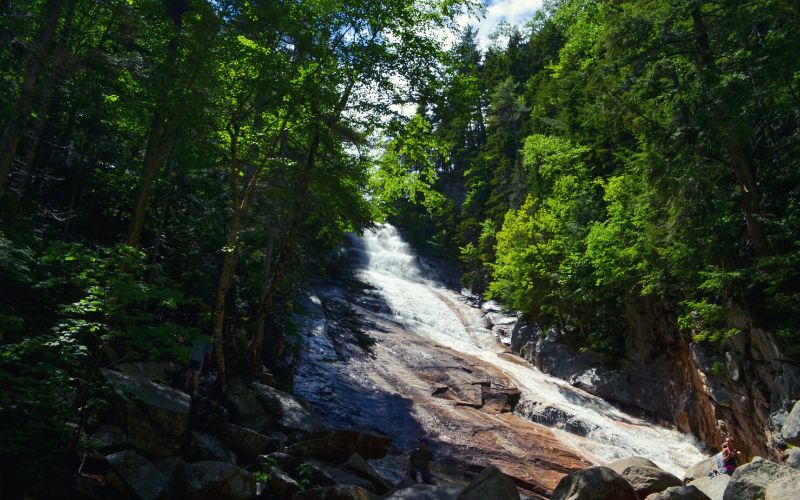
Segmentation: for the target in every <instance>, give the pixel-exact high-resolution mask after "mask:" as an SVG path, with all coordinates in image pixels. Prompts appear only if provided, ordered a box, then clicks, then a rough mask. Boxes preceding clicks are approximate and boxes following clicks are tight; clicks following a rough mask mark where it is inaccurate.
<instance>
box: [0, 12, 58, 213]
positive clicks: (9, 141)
mask: <svg viewBox="0 0 800 500" xmlns="http://www.w3.org/2000/svg"><path fill="white" fill-rule="evenodd" d="M63 7H64V0H52V1H50V2H48V3H47V18H46V21H45V26H44V29H43V30H42V33H41V35H40V37H39V44H38V47H37V50H36V51H35V52H34V54H33V57H32V60H31V64H30V66H29V67H28V71H27V72H26V74H25V81H24V83H23V84H22V92H21V93H20V96H19V99H18V100H17V105H16V106H15V109H14V112H13V114H12V116H10V117H9V118H8V123H7V124H6V127H5V130H3V141H2V150H0V198H2V197H3V195H5V193H6V190H7V189H8V183H9V179H10V177H11V170H12V167H13V165H14V158H15V156H16V154H17V148H18V147H19V142H20V139H21V138H22V134H23V132H24V125H25V122H26V121H27V118H28V114H29V113H30V111H31V105H32V103H33V96H34V94H35V91H36V83H37V80H38V79H39V74H40V73H41V71H42V68H43V67H44V66H45V65H46V64H47V62H48V61H50V59H52V55H53V49H54V44H53V35H54V34H55V31H56V28H57V26H58V20H59V19H60V18H61V10H62V9H63Z"/></svg>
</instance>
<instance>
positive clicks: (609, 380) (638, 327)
mask: <svg viewBox="0 0 800 500" xmlns="http://www.w3.org/2000/svg"><path fill="white" fill-rule="evenodd" d="M626 315H627V318H626V319H627V322H628V324H629V325H630V332H629V334H628V336H627V341H626V345H625V354H624V356H623V357H621V358H615V359H611V358H609V357H606V356H601V355H596V354H591V353H585V352H578V351H575V350H573V349H571V348H569V347H568V346H567V345H565V344H564V343H562V342H561V340H562V339H561V338H560V334H559V333H558V332H556V331H554V330H549V331H543V330H542V329H541V328H539V327H538V326H536V325H529V324H524V323H523V322H522V321H519V322H517V323H516V324H515V325H513V326H512V327H511V328H509V325H506V326H505V328H506V329H507V330H510V331H507V333H508V334H509V337H510V338H507V339H506V342H507V343H510V346H511V349H512V351H514V352H515V353H518V354H520V355H521V356H523V357H524V358H525V359H527V360H528V361H530V362H531V363H533V364H534V365H535V366H537V367H538V368H539V369H540V370H542V371H543V372H545V373H547V374H550V375H553V376H556V377H559V378H561V379H563V380H566V381H568V382H569V383H570V384H572V385H573V386H576V387H580V388H581V389H584V390H586V391H587V392H589V393H591V394H594V395H597V396H600V397H602V398H604V399H606V400H608V401H611V402H614V403H617V404H620V405H622V406H624V407H627V408H630V409H638V410H641V411H644V412H646V413H647V414H649V415H651V416H653V417H656V418H659V419H662V420H665V421H667V422H670V423H673V424H674V425H676V426H677V427H678V428H679V429H681V430H682V431H685V432H691V433H693V434H695V435H696V436H697V437H698V438H699V439H701V440H702V441H703V442H704V443H706V444H707V445H708V446H709V447H710V448H712V449H716V448H717V447H718V446H719V445H720V443H722V440H723V436H724V435H726V434H729V433H730V434H733V435H734V436H735V437H736V439H737V442H738V447H739V449H741V450H742V452H743V453H744V454H745V455H747V457H748V458H749V457H752V456H755V455H759V456H763V457H771V458H775V457H777V456H778V455H779V453H780V449H781V448H782V447H785V444H784V443H783V442H782V440H781V438H780V428H781V426H782V425H783V422H784V421H785V419H786V416H787V414H788V410H790V409H791V405H792V404H793V403H794V402H795V401H796V400H798V399H800V366H798V365H797V364H794V363H792V362H790V361H788V360H786V359H785V358H784V357H783V356H782V354H781V351H780V349H779V348H778V347H777V345H776V343H775V341H774V339H773V337H772V336H771V334H770V333H769V332H766V331H764V330H761V329H758V328H752V327H751V326H750V325H748V324H747V322H746V321H744V320H741V321H740V322H739V323H740V324H738V325H736V326H737V327H739V328H740V329H741V333H739V334H737V335H734V336H733V337H731V338H730V339H728V340H727V341H726V342H725V343H724V344H723V346H722V349H721V350H719V351H711V350H710V349H708V348H705V347H704V346H702V345H700V344H698V343H695V342H692V339H691V338H690V336H689V335H688V334H685V333H681V332H680V331H679V330H678V329H677V327H676V325H675V324H674V321H671V320H670V318H669V316H668V315H667V314H665V313H663V312H662V311H659V310H658V309H657V308H656V307H651V306H647V305H645V306H638V307H636V306H633V305H629V306H628V307H627V314H626ZM487 316H491V315H487ZM498 328H499V329H500V330H502V329H503V327H502V326H495V330H498ZM500 333H502V332H500Z"/></svg>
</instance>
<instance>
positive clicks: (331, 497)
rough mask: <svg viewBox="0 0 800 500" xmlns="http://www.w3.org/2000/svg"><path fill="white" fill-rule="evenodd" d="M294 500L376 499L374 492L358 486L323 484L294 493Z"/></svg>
mask: <svg viewBox="0 0 800 500" xmlns="http://www.w3.org/2000/svg"><path fill="white" fill-rule="evenodd" d="M292 498H293V499H294V500H377V499H378V498H379V497H378V496H377V495H375V494H374V493H372V492H370V491H367V490H365V489H363V488H359V487H358V486H349V485H348V486H341V485H340V486H325V487H323V488H311V489H310V490H306V491H301V492H298V493H295V494H294V496H293V497H292Z"/></svg>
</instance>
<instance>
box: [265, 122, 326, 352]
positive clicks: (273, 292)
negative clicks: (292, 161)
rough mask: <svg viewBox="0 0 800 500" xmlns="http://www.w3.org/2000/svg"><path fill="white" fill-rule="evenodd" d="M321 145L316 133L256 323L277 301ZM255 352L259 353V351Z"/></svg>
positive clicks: (267, 314) (301, 219) (296, 190)
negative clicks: (289, 221) (280, 283)
mask: <svg viewBox="0 0 800 500" xmlns="http://www.w3.org/2000/svg"><path fill="white" fill-rule="evenodd" d="M319 145H320V139H319V134H315V135H314V137H313V139H312V141H311V144H310V146H309V151H308V155H307V156H306V164H305V166H304V169H303V172H302V173H301V175H300V179H299V181H298V184H297V187H296V189H295V193H296V194H297V196H298V199H297V201H296V202H295V204H294V207H293V209H292V219H291V223H290V225H289V231H288V232H287V234H286V236H285V238H284V240H283V244H282V245H281V251H280V252H279V253H278V258H277V261H276V263H275V268H274V271H273V272H272V276H271V277H270V281H269V287H268V288H267V291H266V293H262V300H261V303H260V304H259V307H258V312H257V313H256V315H255V317H253V321H252V323H253V324H254V325H257V324H259V323H261V322H264V321H266V319H267V316H269V314H270V313H271V312H272V304H273V303H274V302H275V299H276V297H277V295H278V284H279V282H280V279H281V277H282V276H283V271H284V270H285V268H286V265H287V263H288V261H289V254H290V252H291V248H292V246H293V245H294V241H295V239H296V238H297V235H298V233H299V232H300V225H301V224H302V222H303V212H304V210H305V202H306V196H307V195H308V193H307V191H308V181H309V177H310V175H311V171H312V170H313V168H314V163H315V162H316V155H317V149H318V148H319ZM255 354H256V355H258V353H255Z"/></svg>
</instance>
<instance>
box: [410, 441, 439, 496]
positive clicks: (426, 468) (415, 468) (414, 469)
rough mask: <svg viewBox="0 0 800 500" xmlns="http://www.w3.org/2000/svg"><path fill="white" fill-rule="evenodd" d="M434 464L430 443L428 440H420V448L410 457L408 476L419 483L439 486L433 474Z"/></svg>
mask: <svg viewBox="0 0 800 500" xmlns="http://www.w3.org/2000/svg"><path fill="white" fill-rule="evenodd" d="M432 462H433V453H431V450H430V443H429V442H428V440H427V439H426V438H420V440H419V448H417V449H416V450H414V451H413V452H412V453H411V456H410V457H409V468H408V475H409V476H411V479H413V480H414V481H416V482H417V483H422V482H424V483H425V484H432V485H435V484H437V483H436V480H435V479H433V475H432V474H431V463H432Z"/></svg>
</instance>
